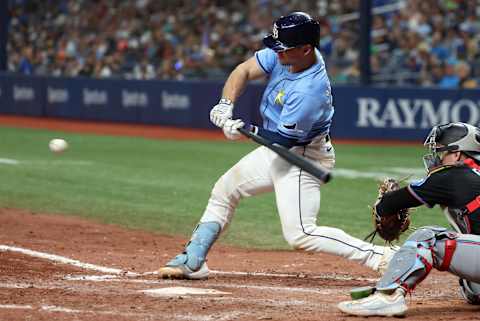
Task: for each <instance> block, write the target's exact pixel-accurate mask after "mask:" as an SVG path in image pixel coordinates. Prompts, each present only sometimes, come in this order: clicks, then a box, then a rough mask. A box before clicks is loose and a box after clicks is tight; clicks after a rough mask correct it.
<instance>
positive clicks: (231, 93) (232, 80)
mask: <svg viewBox="0 0 480 321" xmlns="http://www.w3.org/2000/svg"><path fill="white" fill-rule="evenodd" d="M247 83H248V73H247V72H246V71H245V70H243V68H241V67H240V66H238V67H237V68H235V69H234V70H233V71H232V73H231V74H230V76H229V77H228V79H227V81H226V82H225V86H224V87H223V91H222V98H227V99H230V100H231V101H232V102H233V103H235V101H236V100H237V98H238V97H240V95H241V94H242V92H243V91H244V90H245V87H246V86H247Z"/></svg>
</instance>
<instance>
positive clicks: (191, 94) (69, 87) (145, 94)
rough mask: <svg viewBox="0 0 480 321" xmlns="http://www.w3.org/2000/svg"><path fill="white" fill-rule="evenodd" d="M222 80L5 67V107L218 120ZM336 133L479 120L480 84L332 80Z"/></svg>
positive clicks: (420, 129)
mask: <svg viewBox="0 0 480 321" xmlns="http://www.w3.org/2000/svg"><path fill="white" fill-rule="evenodd" d="M263 89H264V86H263V85H260V84H252V85H249V86H248V88H247V90H246V91H245V93H244V95H242V97H241V98H240V100H239V101H238V103H237V104H236V108H235V117H239V118H242V119H244V120H245V121H247V122H253V123H257V124H258V123H260V116H259V113H258V104H259V102H260V99H261V95H262V92H263ZM221 90H222V83H219V82H210V81H182V82H178V81H140V80H113V79H108V80H101V79H90V78H49V77H31V76H29V77H25V76H17V75H9V74H8V75H7V74H0V113H2V114H15V115H28V116H38V117H61V118H70V119H84V120H94V121H114V122H133V123H143V124H159V125H168V126H177V127H187V128H214V126H213V125H212V124H211V123H210V121H209V116H208V115H209V111H210V108H211V107H212V106H213V105H214V104H215V103H216V102H217V101H218V98H219V96H220V94H221ZM333 95H334V103H335V108H336V114H335V121H334V125H333V126H332V135H333V136H334V137H337V138H343V139H395V140H421V139H423V138H424V137H425V135H426V134H427V132H428V130H429V128H430V127H432V126H433V125H435V124H439V123H446V122H450V121H465V122H469V123H471V124H474V125H477V126H478V125H479V123H480V90H447V89H423V88H376V87H359V86H357V87H353V86H337V87H334V88H333Z"/></svg>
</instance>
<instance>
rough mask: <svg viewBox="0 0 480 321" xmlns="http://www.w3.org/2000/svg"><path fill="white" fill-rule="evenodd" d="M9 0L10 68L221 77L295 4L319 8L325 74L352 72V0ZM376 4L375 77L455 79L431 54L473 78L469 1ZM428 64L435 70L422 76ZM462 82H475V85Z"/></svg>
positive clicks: (390, 80)
mask: <svg viewBox="0 0 480 321" xmlns="http://www.w3.org/2000/svg"><path fill="white" fill-rule="evenodd" d="M0 1H1V0H0ZM10 1H11V12H12V20H11V28H10V33H9V44H8V48H7V51H8V56H9V61H8V69H9V70H10V71H13V72H21V73H24V74H40V75H54V76H69V77H75V76H78V75H81V76H88V77H124V78H139V77H140V78H142V79H150V78H152V77H153V78H158V79H177V80H179V79H192V78H193V79H195V78H210V79H212V78H213V79H215V78H222V77H225V76H226V75H228V74H229V73H230V71H231V69H232V68H233V66H235V65H236V64H238V62H239V61H242V60H243V59H244V58H245V57H248V56H250V55H251V54H253V53H254V52H255V51H256V50H258V49H259V48H258V44H259V43H260V42H259V41H258V40H259V39H260V38H259V37H261V35H263V34H265V33H266V32H267V31H268V30H269V28H270V26H269V25H268V22H269V21H271V20H273V17H277V16H279V15H281V14H282V13H286V12H292V11H295V10H303V11H308V12H317V13H318V17H316V18H318V20H319V21H321V24H322V28H321V41H320V50H321V51H322V54H323V56H324V58H325V60H326V63H327V65H328V66H330V68H332V69H333V67H334V68H335V70H334V71H335V72H334V74H336V75H337V76H338V77H335V76H333V81H334V82H335V78H337V80H338V81H339V82H342V83H343V82H346V83H351V82H358V79H359V77H358V75H357V71H358V66H356V64H357V60H358V56H359V48H360V46H359V23H358V22H359V21H358V6H359V0H356V1H327V0H319V1H302V0H290V1H285V0H268V1H257V0H232V1H218V0H202V1H191V0H183V1H154V0H136V1H130V0H81V1H80V0H69V1H67V0H49V1H35V0H21V1H20V0H10ZM380 6H381V9H382V10H381V11H382V12H383V13H380V14H374V16H373V25H372V50H373V57H372V60H373V65H374V67H375V68H374V69H375V73H376V74H375V75H374V76H375V78H374V82H375V83H381V84H399V85H415V86H416V85H429V86H436V85H438V84H439V83H440V80H439V81H437V78H440V79H443V82H442V85H447V86H450V87H451V86H461V85H462V84H463V82H461V81H458V82H456V81H453V80H454V79H455V77H456V76H455V71H454V70H455V68H456V67H454V66H451V67H452V68H453V71H452V68H450V67H449V66H445V68H442V67H439V66H438V65H437V63H432V60H433V59H435V61H440V62H443V63H445V62H446V61H448V60H449V59H457V60H462V61H464V62H465V63H466V64H467V65H469V66H470V67H471V68H470V71H469V74H470V76H469V77H470V78H471V79H476V78H479V76H480V62H479V61H480V44H479V42H480V37H479V36H478V35H479V34H480V17H479V12H480V4H479V3H478V2H477V1H474V0H465V1H443V0H404V1H403V0H374V1H373V7H376V8H379V7H380ZM419 44H423V45H422V46H423V49H421V48H419ZM28 48H30V49H28ZM33 48H35V50H33ZM426 48H428V49H426ZM28 51H30V52H28ZM432 57H433V58H432ZM145 64H147V66H146V67H142V66H145ZM377 66H378V68H377ZM142 68H147V69H148V71H140V70H141V69H142ZM460 68H463V69H465V68H464V67H460ZM430 71H431V72H432V73H434V75H431V76H428V75H427V73H428V72H430ZM440 71H441V72H442V74H441V75H440V74H437V73H439V72H440ZM445 71H446V72H447V73H449V74H448V75H444V74H443V72H445ZM466 83H467V84H470V85H473V84H475V86H476V87H477V88H478V82H468V81H467V82H466ZM455 84H456V85H455Z"/></svg>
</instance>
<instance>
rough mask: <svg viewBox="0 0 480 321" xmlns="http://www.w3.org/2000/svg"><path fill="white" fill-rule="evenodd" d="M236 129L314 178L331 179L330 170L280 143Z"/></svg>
mask: <svg viewBox="0 0 480 321" xmlns="http://www.w3.org/2000/svg"><path fill="white" fill-rule="evenodd" d="M238 131H239V132H240V133H242V134H243V135H244V136H246V137H248V138H250V139H251V140H253V141H255V142H256V143H258V144H260V145H263V146H265V147H267V148H269V149H271V150H272V151H274V152H275V153H277V154H278V155H279V156H280V157H282V158H283V159H285V160H286V161H287V162H289V163H290V164H292V165H295V166H297V167H299V168H301V169H303V170H304V171H306V172H308V173H310V174H312V175H313V176H315V177H316V178H318V179H319V180H321V181H322V182H324V183H328V182H329V181H330V180H331V178H332V175H331V173H330V171H328V170H326V169H324V168H321V167H320V166H316V165H314V164H312V163H311V162H310V161H308V160H307V159H306V158H305V157H302V156H300V155H298V154H295V153H294V152H292V151H290V150H289V149H287V148H285V147H283V146H281V145H278V144H275V143H272V142H270V141H268V140H267V139H265V138H263V137H261V136H258V135H255V134H254V133H252V132H250V131H249V130H247V129H245V128H239V129H238Z"/></svg>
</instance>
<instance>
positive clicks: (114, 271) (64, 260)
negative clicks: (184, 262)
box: [0, 245, 377, 282]
mask: <svg viewBox="0 0 480 321" xmlns="http://www.w3.org/2000/svg"><path fill="white" fill-rule="evenodd" d="M7 251H10V252H17V253H22V254H25V255H29V256H32V257H37V258H42V259H47V260H50V261H53V262H58V263H63V264H70V265H73V266H76V267H80V268H83V269H86V270H93V271H98V272H103V273H110V274H114V275H121V276H128V277H138V276H145V275H155V274H158V273H157V272H145V273H136V272H130V271H125V270H121V269H115V268H109V267H104V266H99V265H95V264H90V263H84V262H81V261H78V260H74V259H70V258H67V257H64V256H60V255H55V254H49V253H44V252H39V251H33V250H29V249H24V248H21V247H16V246H9V245H0V252H7ZM210 273H211V274H216V275H225V276H251V277H258V276H261V277H276V278H303V279H329V280H338V281H368V282H375V281H377V279H372V278H363V277H352V276H348V275H336V274H322V275H312V276H308V275H305V274H298V273H297V274H295V273H264V272H238V271H217V270H211V271H210ZM105 277H106V278H109V277H108V276H105ZM100 278H101V277H100Z"/></svg>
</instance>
